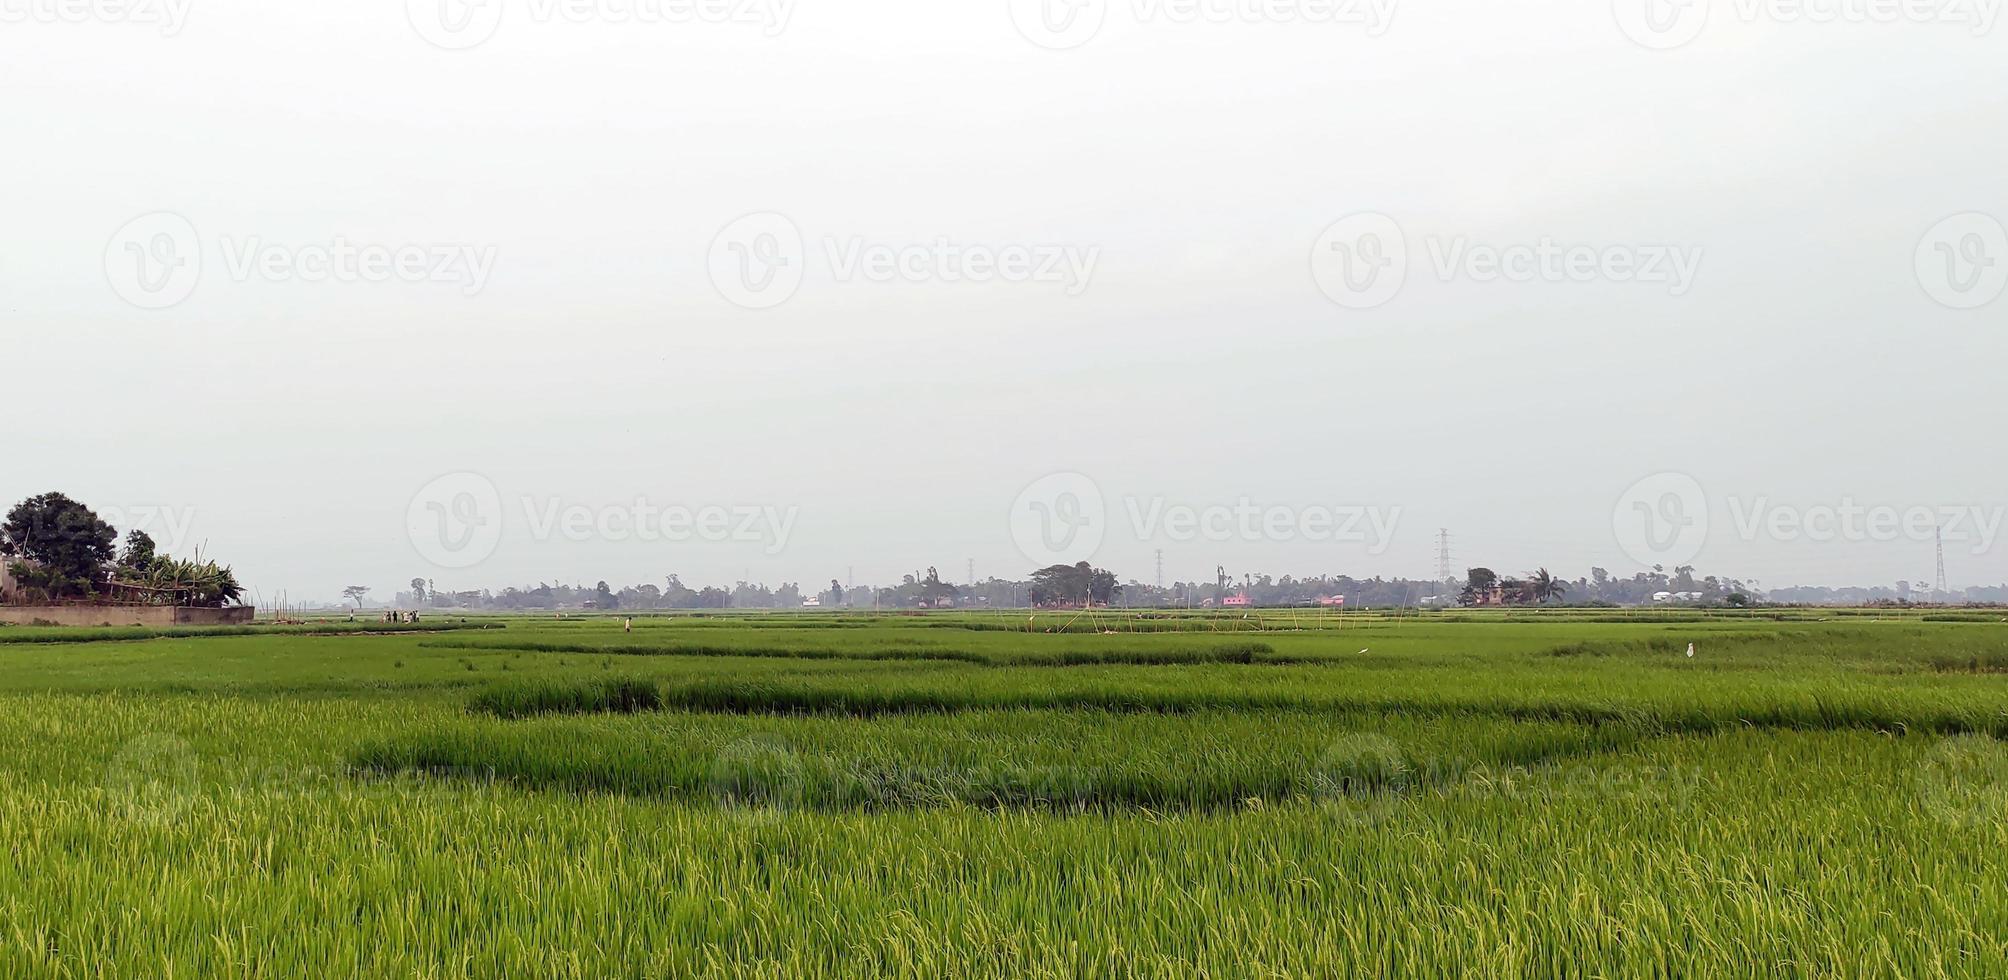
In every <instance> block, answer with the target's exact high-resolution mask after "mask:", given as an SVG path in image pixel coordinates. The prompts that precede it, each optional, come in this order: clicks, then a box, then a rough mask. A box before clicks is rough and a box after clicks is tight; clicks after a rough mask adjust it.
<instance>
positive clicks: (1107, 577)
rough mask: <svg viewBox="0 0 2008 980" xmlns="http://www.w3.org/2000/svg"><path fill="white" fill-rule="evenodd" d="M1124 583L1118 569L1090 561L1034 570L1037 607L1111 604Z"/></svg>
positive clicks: (1033, 593)
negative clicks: (1115, 570) (1118, 575)
mask: <svg viewBox="0 0 2008 980" xmlns="http://www.w3.org/2000/svg"><path fill="white" fill-rule="evenodd" d="M1121 591H1122V586H1120V585H1118V584H1116V575H1115V573H1114V572H1111V571H1109V570H1108V569H1105V568H1095V567H1094V566H1092V565H1089V564H1088V563H1087V562H1079V563H1076V564H1073V565H1048V566H1046V567H1045V568H1042V569H1039V570H1038V571H1036V572H1033V573H1032V589H1031V598H1032V604H1033V605H1035V606H1050V605H1082V604H1086V603H1091V602H1092V603H1097V604H1104V605H1105V604H1107V603H1109V602H1110V601H1112V600H1114V598H1115V596H1116V593H1118V592H1121Z"/></svg>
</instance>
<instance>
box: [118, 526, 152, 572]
mask: <svg viewBox="0 0 2008 980" xmlns="http://www.w3.org/2000/svg"><path fill="white" fill-rule="evenodd" d="M153 558H154V544H153V536H152V535H150V534H148V533H146V532H145V531H142V530H140V529H139V528H133V529H132V530H130V531H127V532H126V537H125V553H124V554H121V555H119V570H120V571H121V572H124V573H126V574H140V573H143V572H145V571H146V570H147V568H148V566H151V565H152V564H153Z"/></svg>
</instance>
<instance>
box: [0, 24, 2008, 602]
mask: <svg viewBox="0 0 2008 980" xmlns="http://www.w3.org/2000/svg"><path fill="white" fill-rule="evenodd" d="M1651 2H1653V3H1656V4H1660V6H1657V7H1655V8H1654V9H1650V10H1648V9H1646V4H1647V3H1648V0H1636V2H1634V0H1617V3H1615V4H1613V3H1612V2H1610V0H1558V2H1554V3H1543V4H1500V3H1482V2H1476V0H1464V2H1459V0H1450V2H1425V0H1379V2H1378V3H1377V4H1371V3H1368V2H1366V0H1357V2H1355V0H1263V2H1260V3H1256V2H1242V3H1230V2H1228V0H1217V2H1214V0H1209V2H1206V3H1193V2H1189V0H1111V2H1106V3H1104V2H1097V0H1081V2H1079V3H1076V4H1069V3H1068V0H1051V3H1050V4H1049V5H1048V7H1047V8H1045V9H1042V8H1041V7H1040V0H1019V2H1012V0H973V2H966V3H941V2H938V0H936V2H922V0H847V2H839V3H828V2H816V0H785V2H784V0H729V2H726V0H721V2H718V3H715V4H714V3H712V2H711V0H706V2H705V3H703V4H701V5H700V4H696V3H686V2H683V0H662V2H660V3H657V2H653V0H643V2H642V3H641V4H640V5H639V6H636V5H634V4H632V3H630V2H629V0H604V2H598V0H595V2H583V0H572V2H571V3H568V4H567V3H558V2H556V0H534V2H533V0H499V2H498V0H486V3H483V2H481V0H474V2H468V3H462V2H461V0H443V2H438V0H412V2H411V3H408V4H400V3H392V2H385V0H370V2H363V3H350V4H317V5H299V4H270V3H250V2H243V0H132V2H128V0H96V2H93V3H80V2H77V0H0V85H4V92H5V97H4V98H0V136H4V139H5V142H6V145H7V147H8V150H9V152H7V153H6V154H5V157H4V161H0V173H4V176H5V179H4V180H0V216H4V219H5V220H4V234H0V326H4V337H5V344H4V347H0V350H4V351H5V353H4V355H0V357H4V363H5V364H6V369H5V370H4V372H0V392H4V395H5V398H6V405H7V407H6V411H5V415H6V418H7V420H8V421H7V422H6V423H5V424H0V498H5V500H6V501H13V500H17V499H19V498H21V497H24V496H26V495H28V494H31V493H35V492H40V491H44V490H50V489H61V490H64V491H66V492H68V493H70V494H72V495H73V496H77V497H79V498H80V499H82V500H84V501H85V502H87V503H90V504H92V505H93V506H95V507H98V508H99V509H100V510H101V511H103V512H105V513H106V514H107V516H108V517H112V518H113V520H114V523H117V524H119V526H120V527H121V529H123V528H124V527H127V526H131V525H133V524H141V523H144V524H146V525H147V526H148V529H149V530H150V531H152V532H153V533H154V535H155V537H156V538H158V539H160V540H161V541H162V542H163V544H164V545H166V546H169V547H170V550H177V549H178V550H180V551H187V550H189V549H190V548H191V547H192V546H194V545H203V546H205V547H206V549H207V551H208V553H209V554H211V555H213V556H214V557H217V558H220V559H222V560H224V561H226V562H230V563H232V564H234V565H235V566H236V567H237V569H238V571H239V572H240V574H241V576H242V577H243V578H244V579H245V580H246V581H247V583H249V584H250V585H252V586H255V587H256V588H258V589H259V590H260V592H261V593H262V594H263V595H264V596H266V597H267V598H270V597H271V596H273V595H274V594H275V593H277V592H278V591H280V590H286V591H288V592H290V594H291V596H292V597H293V598H294V599H295V600H301V599H332V598H334V597H335V596H336V595H337V594H338V592H339V590H340V588H341V587H342V586H343V585H346V584H351V583H358V584H369V585H371V586H373V587H375V588H377V589H378V590H379V595H380V596H387V595H388V593H389V591H391V590H392V589H393V588H394V587H397V586H399V585H400V584H401V583H403V582H405V581H407V580H409V579H410V578H412V577H414V576H423V577H428V578H432V579H434V580H435V581H436V582H437V584H438V586H439V587H441V588H475V587H483V586H487V587H497V588H499V587H501V586H503V585H508V584H523V583H527V582H532V581H535V580H539V579H542V580H546V581H551V580H564V581H575V580H582V581H586V582H591V581H593V580H596V579H601V578H604V579H607V580H610V581H612V582H614V583H615V584H616V585H621V584H628V583H633V582H640V581H656V582H660V581H661V577H662V576H663V575H665V574H668V573H671V572H674V573H678V574H680V575H682V576H683V578H684V579H685V580H686V581H689V582H722V581H727V580H731V579H737V578H742V577H746V576H748V575H750V576H751V577H752V578H753V579H756V580H765V581H767V582H768V583H770V584H778V583H780V582H781V581H801V582H803V583H805V584H821V583H826V582H827V581H828V580H829V579H830V578H832V577H838V578H842V577H844V576H845V575H846V574H850V573H849V572H848V571H847V570H849V569H854V570H855V571H854V574H855V577H856V579H857V581H858V582H859V583H860V584H863V583H867V582H875V581H885V580H889V579H890V578H892V577H894V576H896V575H898V574H899V573H901V572H903V571H908V570H912V569H915V568H918V567H924V566H926V565H930V564H932V565H938V566H940V567H941V569H942V572H943V574H944V577H947V578H950V579H954V580H959V579H961V578H962V577H963V576H964V574H965V570H966V565H965V561H967V560H970V559H973V560H974V561H975V564H976V571H977V574H978V575H979V576H987V575H990V574H1006V575H1022V574H1023V573H1025V572H1026V571H1028V570H1029V569H1030V568H1032V567H1034V562H1035V561H1043V560H1045V559H1046V558H1049V557H1052V558H1062V557H1064V558H1072V557H1076V556H1077V555H1076V554H1074V552H1081V553H1084V554H1086V555H1087V556H1089V557H1092V558H1093V560H1095V561H1096V563H1097V564H1101V565H1105V566H1107V567H1109V568H1112V569H1114V570H1115V571H1117V572H1118V573H1119V574H1120V575H1122V576H1123V577H1125V578H1132V577H1133V578H1138V579H1142V580H1144V581H1149V580H1150V579H1151V578H1152V576H1153V569H1152V567H1151V566H1152V552H1153V551H1155V550H1157V549H1163V550H1164V552H1165V566H1166V567H1165V573H1166V577H1167V579H1182V578H1183V579H1189V578H1207V579H1210V578H1211V575H1212V570H1213V568H1214V566H1215V565H1216V564H1219V565H1225V566H1227V567H1228V568H1229V569H1230V570H1232V571H1234V572H1236V573H1239V572H1242V571H1253V572H1262V571H1267V572H1271V573H1274V574H1282V573H1285V572H1288V573H1294V574H1300V575H1301V574H1315V573H1320V572H1344V573H1350V574H1356V575H1366V574H1374V573H1382V574H1389V575H1393V574H1407V575H1422V574H1430V573H1433V572H1434V570H1435V566H1436V540H1435V539H1436V533H1437V529H1438V528H1439V527H1448V528H1450V529H1451V531H1452V534H1453V550H1454V558H1455V562H1456V565H1457V567H1458V568H1460V569H1461V568H1463V567H1465V566H1467V565H1472V564H1486V565H1490V566H1492V567H1495V568H1499V569H1501V570H1502V571H1509V572H1517V571H1521V570H1524V569H1528V568H1531V567H1533V566H1535V565H1547V566H1549V567H1551V568H1553V569H1555V570H1556V571H1557V572H1558V573H1566V574H1567V575H1569V576H1570V577H1574V576H1577V575H1582V574H1587V572H1588V569H1589V567H1590V566H1591V565H1592V564H1598V565H1603V566H1605V567H1607V568H1609V569H1611V570H1612V571H1613V572H1615V573H1618V574H1629V573H1630V572H1631V571H1634V570H1637V569H1638V568H1640V567H1643V565H1644V564H1647V563H1649V562H1650V561H1652V560H1656V559H1661V558H1666V559H1671V560H1672V561H1670V562H1669V563H1673V562H1677V561H1679V560H1681V559H1685V558H1689V557H1692V559H1693V561H1694V562H1695V563H1696V564H1698V565H1700V566H1701V569H1702V571H1703V572H1715V573H1722V574H1732V575H1738V576H1743V577H1755V578H1757V579H1760V580H1762V581H1763V582H1764V584H1766V585H1784V584H1790V583H1853V584H1880V583H1888V582H1891V581H1894V580H1896V579H1899V578H1909V579H1927V578H1928V577H1929V574H1930V572H1931V559H1932V546H1931V542H1930V540H1929V538H1930V535H1929V533H1928V532H1926V531H1922V530H1920V528H1924V527H1928V526H1930V525H1937V524H1945V525H1947V528H1948V533H1949V534H1951V535H1954V540H1953V541H1951V542H1949V543H1948V545H1947V564H1948V569H1949V571H1950V574H1951V578H1952V581H1953V584H1954V585H1965V584H1976V583H1980V582H1989V583H1992V582H2000V581H2003V580H2004V579H2008V557H2004V556H2008V542H2000V541H1997V540H1996V537H1997V536H1999V535H1996V534H1993V533H1989V532H1987V531H1986V528H1987V527H1988V526H1989V525H1990V524H1996V523H1997V522H1998V521H1999V519H2000V514H2001V513H2002V509H2003V508H2004V507H2008V455H2004V454H2003V453H2002V452H2001V451H2000V449H1999V442H2000V436H2001V431H2002V426H2003V421H2004V418H2008V409H2004V407H2003V405H2002V386H2001V383H2000V379H2001V375H2002V368H2003V364H2004V363H2008V359H2004V356H2003V355H2004V354H2008V297H2003V296H2002V295H2001V293H2002V286H2003V281H2004V279H2008V240H2004V235H2003V233H2002V222H2003V221H2008V26H2003V25H1999V24H1997V23H1995V21H1996V20H1997V19H1999V18H1997V16H1996V15H1997V14H1999V13H2001V11H2000V10H1999V8H2000V3H1999V0H1984V2H1983V0H1937V2H1909V3H1904V4H1894V3H1884V2H1880V0H1819V2H1815V3H1813V4H1811V5H1810V6H1807V5H1802V4H1795V3H1790V2H1782V0H1781V2H1778V3H1769V4H1756V3H1754V2H1753V0H1720V2H1716V3H1710V4H1705V5H1704V6H1702V7H1692V6H1690V7H1678V6H1674V5H1673V4H1672V3H1670V2H1667V0H1651ZM456 27H457V28H460V29H459V30H458V31H456V30H455V28H456ZM1068 45H1071V46H1068ZM1342 219H1344V220H1342ZM1495 260H1496V261H1495ZM1502 269H1503V271H1502ZM1397 284H1398V286H1399V288H1398V289H1397V288H1394V287H1395V286H1396V285H1397ZM1665 474H1673V476H1670V477H1669V476H1665ZM1056 475H1057V476H1056ZM442 477H445V479H444V480H443V481H442V480H441V479H440V478H442ZM1641 481H1645V482H1644V483H1641ZM1095 498H1099V506H1097V500H1096V499H1095ZM1244 501H1245V502H1246V503H1245V504H1244ZM1640 506H1643V507H1644V509H1643V510H1640V509H1639V507H1640ZM679 508H683V509H688V511H689V517H690V524H688V525H684V524H681V523H677V522H675V521H672V522H671V525H670V526H669V527H666V528H665V527H663V526H661V524H660V522H659V519H658V518H656V517H655V516H654V515H656V514H658V513H660V512H662V511H668V512H671V513H673V514H680V513H682V511H681V510H679ZM1083 508H1085V509H1083ZM1920 508H1922V509H1923V511H1924V512H1926V513H1928V514H1929V515H1930V516H1929V518H1928V519H1922V521H1921V522H1920V520H1921V519H1919V518H1917V516H1916V513H1912V512H1917V511H1918V510H1919V509H1920ZM567 511H576V512H577V515H578V516H577V517H576V518H575V519H574V520H573V523H572V524H570V525H569V527H568V526H567V524H566V520H567V518H566V517H565V514H566V512H567ZM1271 511H1274V512H1276V513H1274V514H1271V513H1270V512H1271ZM1857 511H1859V516H1858V518H1850V517H1849V515H1850V514H1855V513H1856V512H1857ZM1251 512H1252V513H1254V514H1256V515H1257V516H1256V517H1254V518H1246V517H1245V515H1247V514H1248V513H1251ZM1697 513H1705V520H1698V519H1697V518H1696V514H1697ZM1906 513H1909V514H1910V517H1909V519H1908V520H1899V522H1898V524H1897V525H1891V524H1889V523H1888V522H1887V521H1886V520H1882V519H1881V518H1888V517H1891V516H1897V517H1901V516H1902V515H1904V514H1906ZM1962 514H1963V515H1967V516H1966V517H1963V518H1960V517H1956V516H1954V515H1962ZM1178 515H1190V516H1191V518H1192V520H1193V523H1192V524H1191V525H1190V526H1187V525H1184V524H1181V523H1180V521H1181V520H1182V518H1181V517H1179V516H1178ZM1271 518H1275V519H1274V520H1271ZM1829 518H1833V520H1829ZM1634 519H1637V520H1645V521H1648V522H1649V521H1651V520H1659V521H1662V522H1663V523H1662V524H1660V525H1657V526H1653V525H1650V524H1648V526H1646V527H1645V529H1644V531H1643V532H1641V531H1640V530H1639V529H1638V528H1631V529H1629V530H1628V529H1627V527H1626V522H1627V521H1629V520H1634ZM1014 520H1015V521H1016V523H1014ZM1027 521H1033V522H1035V523H1032V524H1028V523H1027ZM1038 521H1044V522H1047V523H1046V524H1044V525H1039V524H1037V523H1036V522H1038ZM1054 521H1058V522H1059V523H1057V524H1054V523H1052V522H1054ZM1955 523H1956V524H1958V525H1959V527H1963V528H1964V536H1963V537H1962V536H1960V531H1959V530H1958V528H1955V527H1954V524H1955ZM1808 524H1810V527H1811V530H1808V529H1807V525H1808ZM1028 527H1044V528H1047V529H1049V530H1050V529H1052V528H1059V529H1060V530H1059V531H1058V532H1054V533H1050V534H1047V535H1044V536H1042V535H1039V534H1035V533H1029V532H1028V531H1027V528H1028ZM1081 528H1090V529H1091V530H1090V531H1089V532H1088V533H1087V534H1086V536H1083V535H1081V534H1078V533H1073V532H1075V531H1079V530H1080V529H1081ZM1822 528H1831V529H1832V530H1831V531H1830V532H1826V531H1822ZM1069 529H1071V530H1069ZM1996 530H1997V531H2001V532H2002V534H2004V535H2008V529H2002V528H1999V527H1998V526H1997V527H1996ZM1014 532H1015V533H1014ZM1816 538H1828V539H1831V540H1816ZM1641 542H1644V543H1643V544H1642V543H1641ZM1049 549H1050V552H1051V553H1050V554H1049V553H1048V550H1049Z"/></svg>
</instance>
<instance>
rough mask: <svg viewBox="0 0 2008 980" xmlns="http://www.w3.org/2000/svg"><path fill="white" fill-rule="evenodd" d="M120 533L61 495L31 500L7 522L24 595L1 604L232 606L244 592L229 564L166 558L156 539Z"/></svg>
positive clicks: (11, 567) (10, 553)
mask: <svg viewBox="0 0 2008 980" xmlns="http://www.w3.org/2000/svg"><path fill="white" fill-rule="evenodd" d="M118 541H119V537H118V529H117V528H114V527H112V526H111V524H110V523H108V522H106V521H105V520H104V519H103V518H101V517H99V516H98V515H97V512H96V511H93V510H91V509H90V508H89V507H86V506H84V505H83V504H81V503H78V502H77V501H75V500H72V499H70V497H68V496H67V495H65V494H61V493H53V492H52V493H44V494H37V495H36V496H33V497H29V498H28V499H26V500H24V501H21V502H20V503H18V504H15V505H14V506H13V507H12V508H11V509H9V510H8V511H7V517H6V520H5V521H4V522H0V560H4V561H5V562H6V563H7V565H6V567H7V572H8V574H9V575H10V576H12V577H13V579H14V582H15V583H16V590H17V591H18V593H19V594H17V595H0V602H6V603H12V604H17V605H18V604H28V603H42V602H73V603H76V602H81V603H88V602H107V603H120V604H127V605H160V606H209V607H218V606H230V605H238V604H240V603H242V602H243V599H244V587H243V586H242V585H240V584H239V583H238V581H237V576H236V574H235V573H234V572H232V571H231V570H230V567H229V566H227V565H218V564H217V563H216V562H214V561H205V560H203V559H202V557H201V556H200V555H197V556H195V557H194V558H175V557H173V556H171V555H166V554H162V553H160V552H159V550H158V549H157V547H156V546H155V544H154V540H153V538H152V537H151V536H150V535H148V534H147V533H146V532H145V531H142V530H140V529H138V528H133V529H131V530H128V531H127V532H126V535H125V547H124V548H123V549H121V548H120V547H119V545H118Z"/></svg>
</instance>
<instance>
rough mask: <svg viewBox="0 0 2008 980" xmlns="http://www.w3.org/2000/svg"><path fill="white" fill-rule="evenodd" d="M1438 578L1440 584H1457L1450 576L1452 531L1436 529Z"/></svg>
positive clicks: (1443, 528) (1444, 528)
mask: <svg viewBox="0 0 2008 980" xmlns="http://www.w3.org/2000/svg"><path fill="white" fill-rule="evenodd" d="M1436 578H1437V581H1439V582H1455V581H1457V580H1456V579H1455V578H1453V577H1451V574H1450V529H1449V528H1447V527H1440V528H1437V529H1436Z"/></svg>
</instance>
